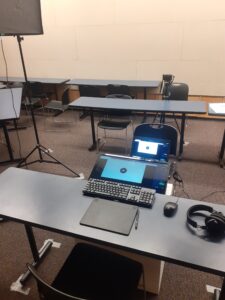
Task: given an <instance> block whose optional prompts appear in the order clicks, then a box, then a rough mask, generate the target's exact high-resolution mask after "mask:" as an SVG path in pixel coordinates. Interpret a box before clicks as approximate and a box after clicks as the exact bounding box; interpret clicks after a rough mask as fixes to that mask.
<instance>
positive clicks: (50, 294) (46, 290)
mask: <svg viewBox="0 0 225 300" xmlns="http://www.w3.org/2000/svg"><path fill="white" fill-rule="evenodd" d="M27 268H28V270H29V271H30V272H31V274H32V276H33V277H34V278H35V280H36V282H37V286H38V292H39V295H40V299H42V300H44V299H46V300H71V299H72V300H87V299H84V298H78V297H74V296H71V295H69V294H66V293H63V292H61V291H59V290H57V289H55V288H54V287H52V286H51V285H49V284H48V283H46V282H45V281H44V280H43V279H42V278H41V277H40V276H39V275H38V274H37V273H36V271H35V270H34V268H33V267H32V266H31V265H29V264H27Z"/></svg>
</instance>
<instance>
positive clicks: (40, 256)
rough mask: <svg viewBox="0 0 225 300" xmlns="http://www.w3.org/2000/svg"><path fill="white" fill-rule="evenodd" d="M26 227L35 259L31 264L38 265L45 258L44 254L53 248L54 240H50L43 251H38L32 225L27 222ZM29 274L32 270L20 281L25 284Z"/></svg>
mask: <svg viewBox="0 0 225 300" xmlns="http://www.w3.org/2000/svg"><path fill="white" fill-rule="evenodd" d="M25 229H26V233H27V237H28V240H29V244H30V249H31V252H32V255H33V258H34V261H33V262H32V264H31V265H32V266H33V267H37V266H38V265H39V264H40V262H41V261H42V259H43V258H44V256H45V255H46V254H47V252H48V251H49V250H50V249H51V247H52V242H51V241H49V242H48V243H46V245H45V246H44V247H42V248H41V251H38V249H37V245H36V241H35V237H34V233H33V230H32V227H31V226H30V225H27V224H25ZM29 276H30V271H27V272H26V273H24V274H23V276H22V277H21V279H20V283H21V284H22V285H23V284H24V283H25V282H26V280H27V279H28V277H29Z"/></svg>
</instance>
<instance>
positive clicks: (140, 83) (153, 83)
mask: <svg viewBox="0 0 225 300" xmlns="http://www.w3.org/2000/svg"><path fill="white" fill-rule="evenodd" d="M68 84H75V85H95V86H107V85H108V84H115V85H127V86H130V87H142V88H143V87H144V88H157V87H159V86H160V84H161V81H159V80H115V79H71V80H70V81H69V82H68Z"/></svg>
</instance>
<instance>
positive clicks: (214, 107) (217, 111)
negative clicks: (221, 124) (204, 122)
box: [208, 103, 225, 116]
mask: <svg viewBox="0 0 225 300" xmlns="http://www.w3.org/2000/svg"><path fill="white" fill-rule="evenodd" d="M208 114H209V115H213V116H225V103H209V107H208Z"/></svg>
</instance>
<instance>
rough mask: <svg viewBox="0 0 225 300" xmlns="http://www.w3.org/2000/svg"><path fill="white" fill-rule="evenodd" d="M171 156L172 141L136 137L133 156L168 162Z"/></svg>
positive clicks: (132, 150)
mask: <svg viewBox="0 0 225 300" xmlns="http://www.w3.org/2000/svg"><path fill="white" fill-rule="evenodd" d="M169 154H170V141H169V140H164V139H155V138H147V137H135V139H134V140H133V142H132V147H131V156H133V157H139V158H143V159H149V160H156V161H164V162H167V161H168V159H169Z"/></svg>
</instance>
